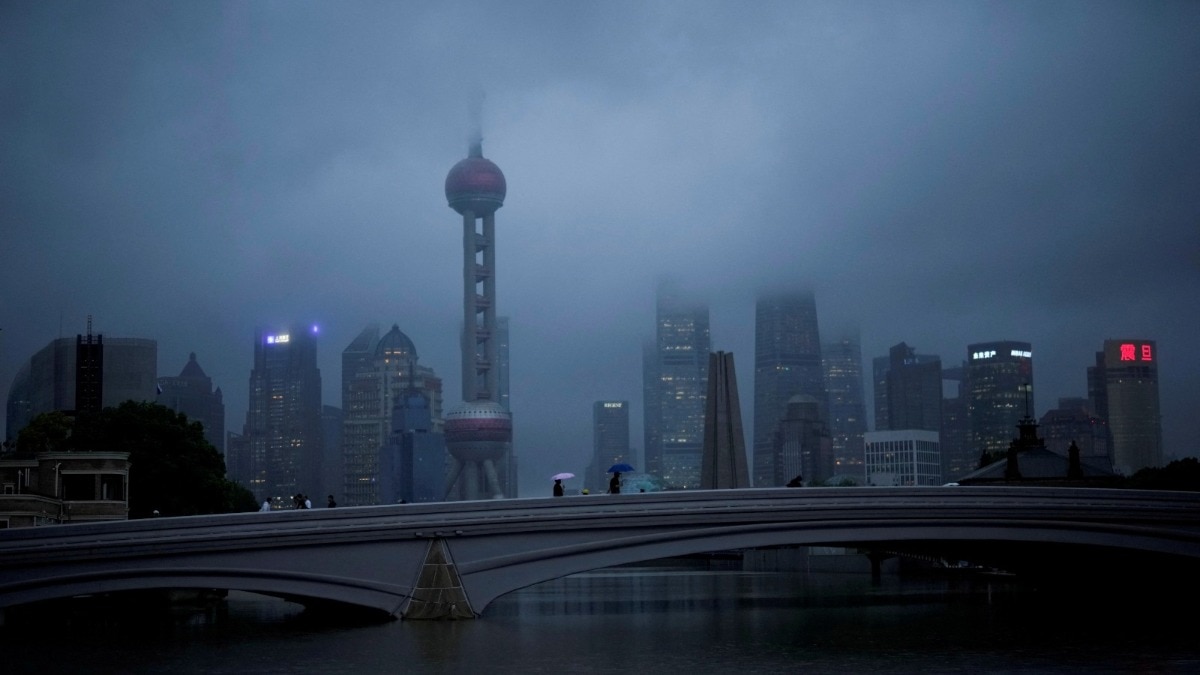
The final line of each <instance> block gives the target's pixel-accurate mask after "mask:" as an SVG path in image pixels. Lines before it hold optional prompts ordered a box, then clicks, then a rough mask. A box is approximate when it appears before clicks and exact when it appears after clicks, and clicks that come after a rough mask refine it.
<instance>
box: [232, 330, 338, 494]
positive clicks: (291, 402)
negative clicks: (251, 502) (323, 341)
mask: <svg viewBox="0 0 1200 675" xmlns="http://www.w3.org/2000/svg"><path fill="white" fill-rule="evenodd" d="M321 415H322V409H321V371H320V369H318V368H317V327H316V326H311V327H308V326H300V325H293V326H291V327H290V328H287V329H284V330H281V331H278V332H269V331H265V330H262V329H259V330H257V331H255V335H254V369H253V370H252V371H251V372H250V401H249V410H247V411H246V424H245V427H244V428H243V431H242V438H241V439H240V441H239V445H240V446H241V447H242V448H243V449H244V452H245V453H246V454H247V457H245V460H244V461H239V462H237V465H238V466H240V467H245V469H246V470H247V471H248V475H246V476H236V477H235V479H236V480H238V481H239V482H241V483H242V484H243V485H245V486H246V487H247V488H248V489H249V490H250V491H251V492H253V493H254V496H255V497H257V498H258V500H259V501H260V502H261V501H263V500H270V501H271V503H272V504H273V505H274V506H275V507H276V508H284V507H287V506H288V505H290V504H291V498H292V497H293V496H295V495H296V494H297V493H301V492H302V493H305V494H319V491H320V489H321V488H322V487H323V486H321V485H320V480H321V458H322V456H323V447H322V446H323V444H324V443H323V440H324V438H323V433H322V424H321Z"/></svg>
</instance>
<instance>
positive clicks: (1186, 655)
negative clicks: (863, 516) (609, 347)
mask: <svg viewBox="0 0 1200 675" xmlns="http://www.w3.org/2000/svg"><path fill="white" fill-rule="evenodd" d="M1106 595H1108V594H1107V593H1101V592H1096V593H1094V594H1084V595H1082V596H1075V597H1072V598H1070V599H1066V598H1062V597H1050V596H1047V595H1044V594H1041V593H1037V592H1026V591H1019V590H1017V589H1016V587H1014V586H1012V585H1011V584H1009V583H1006V582H1004V581H1003V580H987V579H979V578H975V579H968V578H947V577H945V576H930V575H922V576H919V577H916V578H912V577H911V576H907V575H905V576H903V577H901V576H896V575H884V577H883V578H882V579H880V580H878V581H877V582H876V583H872V581H871V579H870V575H869V574H867V575H864V574H861V573H828V572H821V573H812V572H744V571H740V570H737V569H714V568H713V566H712V565H706V566H704V567H698V566H695V565H682V564H681V565H679V566H675V567H671V566H647V567H621V568H612V569H607V570H598V571H594V572H589V573H584V574H577V575H573V576H570V577H566V578H563V579H558V580H555V581H551V582H547V583H543V584H539V585H537V586H532V587H529V588H526V589H523V590H520V591H517V592H515V593H511V594H509V595H507V596H504V597H501V598H499V599H497V600H496V601H495V602H494V603H493V604H492V605H491V606H489V607H488V608H487V609H486V610H485V612H484V615H483V617H482V618H481V619H479V620H475V621H458V622H421V621H390V622H384V623H378V622H363V621H362V620H361V619H359V620H348V619H346V618H343V617H333V616H329V615H325V616H322V615H319V614H314V613H313V612H310V611H305V610H304V609H303V608H302V607H301V606H299V605H295V604H292V603H289V602H285V601H283V600H279V599H275V598H268V597H265V596H259V595H253V594H249V593H239V592H232V593H230V594H229V596H228V597H227V598H226V599H225V601H224V602H219V603H216V604H215V605H210V606H209V607H207V608H203V609H201V608H182V607H175V608H173V609H171V610H169V611H167V612H165V613H159V614H154V615H152V616H151V615H138V616H131V615H128V614H126V613H123V612H120V611H115V610H114V608H113V607H108V606H104V605H95V604H93V605H91V606H79V605H74V606H66V607H67V608H66V609H62V610H61V611H60V612H59V613H58V614H56V615H55V616H54V617H53V620H51V621H48V622H47V623H46V624H45V625H44V627H43V628H40V629H32V628H30V627H29V626H27V625H22V626H15V625H13V624H14V623H15V622H14V621H11V620H10V622H9V625H8V626H7V627H5V628H3V629H0V652H2V657H0V664H3V665H2V666H0V672H4V673H10V672H15V673H38V674H41V675H46V674H50V673H77V672H87V673H239V674H241V673H323V674H334V673H357V674H362V673H399V672H411V673H531V674H536V673H564V672H574V673H796V672H806V673H922V674H925V675H928V674H933V673H1089V674H1092V673H1156V674H1157V673H1200V637H1198V636H1197V631H1196V622H1195V607H1192V606H1187V607H1172V606H1171V599H1169V598H1130V599H1126V600H1122V601H1121V602H1113V601H1111V600H1110V599H1106V598H1105V597H1104V596H1106ZM13 618H16V617H13Z"/></svg>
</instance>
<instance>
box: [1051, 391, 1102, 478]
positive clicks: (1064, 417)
mask: <svg viewBox="0 0 1200 675" xmlns="http://www.w3.org/2000/svg"><path fill="white" fill-rule="evenodd" d="M1038 426H1039V427H1040V428H1041V433H1042V438H1043V439H1044V440H1045V447H1046V449H1047V450H1049V451H1050V452H1053V453H1055V454H1058V455H1062V456H1063V457H1069V456H1070V449H1071V445H1072V444H1073V445H1074V446H1075V447H1076V448H1077V449H1078V450H1079V459H1081V460H1083V461H1084V462H1086V463H1087V464H1091V465H1093V466H1097V467H1103V468H1105V469H1108V470H1110V471H1111V470H1112V456H1111V455H1112V452H1111V447H1112V433H1111V432H1110V431H1109V428H1108V420H1106V419H1103V418H1100V417H1097V416H1096V415H1095V414H1094V413H1093V412H1092V410H1091V407H1090V405H1089V404H1088V400H1087V399H1085V398H1060V399H1058V407H1057V408H1055V409H1053V410H1049V411H1047V412H1046V414H1045V415H1042V419H1041V421H1040V423H1039V424H1038Z"/></svg>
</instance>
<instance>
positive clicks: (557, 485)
mask: <svg viewBox="0 0 1200 675" xmlns="http://www.w3.org/2000/svg"><path fill="white" fill-rule="evenodd" d="M554 496H555V497H561V496H563V486H562V479H561V478H555V479H554Z"/></svg>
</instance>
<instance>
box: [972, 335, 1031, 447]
mask: <svg viewBox="0 0 1200 675" xmlns="http://www.w3.org/2000/svg"><path fill="white" fill-rule="evenodd" d="M963 380H964V385H965V389H966V405H967V424H968V428H969V429H970V432H969V436H968V441H969V446H968V449H969V451H971V452H974V453H975V454H976V455H980V454H982V453H983V452H988V453H990V454H991V455H992V456H994V457H998V456H1000V454H1002V453H1005V452H1007V451H1008V446H1009V444H1010V443H1011V442H1012V439H1013V429H1016V428H1017V425H1018V424H1019V423H1020V422H1021V420H1022V418H1025V417H1032V416H1033V411H1034V410H1035V408H1034V405H1033V348H1032V347H1031V346H1030V344H1029V343H1028V342H1017V341H1013V340H1001V341H998V342H980V343H977V344H972V345H968V346H967V365H966V366H965V367H964V370H963Z"/></svg>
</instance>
